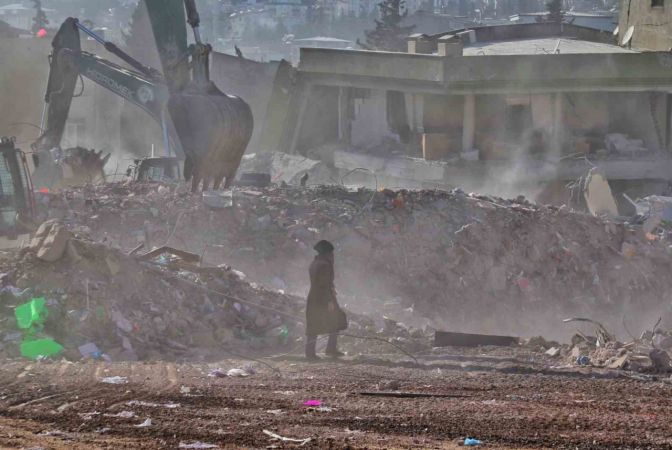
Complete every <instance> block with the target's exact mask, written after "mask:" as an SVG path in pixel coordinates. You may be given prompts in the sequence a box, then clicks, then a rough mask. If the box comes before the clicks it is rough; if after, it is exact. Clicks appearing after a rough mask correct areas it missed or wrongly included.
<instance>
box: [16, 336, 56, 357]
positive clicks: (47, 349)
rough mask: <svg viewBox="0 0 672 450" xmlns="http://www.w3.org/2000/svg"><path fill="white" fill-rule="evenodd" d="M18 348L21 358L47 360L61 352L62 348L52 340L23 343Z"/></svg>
mask: <svg viewBox="0 0 672 450" xmlns="http://www.w3.org/2000/svg"><path fill="white" fill-rule="evenodd" d="M19 348H20V349H21V356H23V357H25V358H30V359H40V358H48V357H50V356H54V355H58V354H59V353H61V352H62V351H63V346H62V345H61V344H59V343H58V342H56V341H54V340H52V339H36V340H34V341H24V342H22V343H21V346H20V347H19Z"/></svg>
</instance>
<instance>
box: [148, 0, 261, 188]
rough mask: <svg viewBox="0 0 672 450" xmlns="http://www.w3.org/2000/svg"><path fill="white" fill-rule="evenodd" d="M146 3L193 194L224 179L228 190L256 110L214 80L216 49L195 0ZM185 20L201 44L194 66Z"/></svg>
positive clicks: (196, 47) (194, 52)
mask: <svg viewBox="0 0 672 450" xmlns="http://www.w3.org/2000/svg"><path fill="white" fill-rule="evenodd" d="M145 5H146V7H147V10H148V13H149V17H150V21H151V24H152V29H153V32H154V38H155V40H156V44H157V49H158V53H159V57H160V59H161V65H162V67H163V72H164V76H165V78H166V82H167V83H168V86H169V88H170V91H171V94H170V98H169V100H168V104H167V109H168V113H169V115H170V118H171V119H172V122H173V127H174V129H175V132H176V133H177V136H178V138H179V139H180V144H181V146H182V149H183V150H184V154H185V163H184V164H185V167H184V175H185V178H186V179H187V180H189V179H191V182H192V190H193V191H195V190H197V189H198V188H199V186H200V185H201V183H202V187H203V189H204V190H207V189H209V188H210V187H211V186H212V187H213V188H214V189H218V188H219V187H220V185H221V183H222V181H223V180H226V181H225V183H224V186H225V187H228V186H230V185H231V183H232V182H233V179H234V177H235V175H236V171H237V170H238V166H239V165H240V161H241V159H242V157H243V153H245V148H246V147H247V144H248V143H249V141H250V139H251V137H252V128H253V119H252V111H251V109H250V107H249V106H248V105H247V103H245V102H244V101H243V100H242V99H240V98H238V97H233V96H230V95H226V94H225V93H223V92H222V91H220V90H219V89H218V88H217V86H215V84H214V83H213V82H212V81H210V74H209V54H210V52H211V51H212V48H211V47H210V46H209V45H207V44H204V43H202V42H201V39H200V32H199V23H200V18H199V15H198V11H197V10H196V2H195V1H194V0H168V1H166V0H145ZM185 12H186V14H185ZM185 19H186V21H187V22H188V23H189V25H190V26H191V27H192V29H193V31H194V39H195V41H196V43H195V45H193V46H192V47H191V48H190V49H191V52H190V53H191V56H192V60H191V62H190V61H188V60H187V59H185V58H184V57H183V55H184V54H185V53H189V51H188V49H187V35H186V28H185V27H184V22H185ZM190 74H191V75H192V76H190Z"/></svg>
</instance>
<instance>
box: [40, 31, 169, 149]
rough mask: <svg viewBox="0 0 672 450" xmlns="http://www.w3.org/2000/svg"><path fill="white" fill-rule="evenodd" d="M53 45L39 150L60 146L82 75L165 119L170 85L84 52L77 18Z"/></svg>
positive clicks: (58, 34)
mask: <svg viewBox="0 0 672 450" xmlns="http://www.w3.org/2000/svg"><path fill="white" fill-rule="evenodd" d="M52 45H53V52H52V55H51V67H50V72H49V82H48V84H47V92H46V95H45V102H46V103H47V106H48V108H47V116H46V126H45V130H44V132H43V134H42V136H40V138H39V139H38V141H37V142H36V143H35V144H33V148H34V149H35V150H37V151H44V150H51V149H52V148H55V147H59V146H60V143H61V139H62V138H63V132H64V130H65V123H66V121H67V118H68V115H69V112H70V106H71V104H72V98H73V96H74V92H75V86H76V84H77V79H78V78H79V76H83V77H86V78H88V79H90V80H91V81H93V82H95V83H97V84H99V85H100V86H102V87H104V88H105V89H108V90H110V91H112V92H114V93H115V94H117V95H119V96H121V97H123V98H124V99H126V100H128V101H130V102H131V103H133V104H135V105H137V106H138V107H140V108H142V109H143V110H145V111H146V112H148V113H149V114H150V115H151V116H152V117H153V118H154V119H156V120H157V121H160V120H161V111H162V110H163V109H164V107H165V105H166V103H167V102H168V98H169V93H168V88H167V86H166V85H165V84H163V83H159V82H157V81H154V80H152V79H150V77H149V76H147V75H146V74H141V73H136V72H133V71H131V70H128V69H125V68H124V67H122V66H119V65H117V64H114V63H112V62H110V61H107V60H105V59H102V58H99V57H97V56H95V55H92V54H90V53H86V52H83V51H82V50H81V43H80V40H79V28H78V25H77V20H76V19H72V18H70V19H67V20H66V21H65V22H64V23H63V25H62V26H61V28H60V29H59V31H58V33H57V34H56V36H55V38H54V41H53V44H52ZM148 70H149V68H148Z"/></svg>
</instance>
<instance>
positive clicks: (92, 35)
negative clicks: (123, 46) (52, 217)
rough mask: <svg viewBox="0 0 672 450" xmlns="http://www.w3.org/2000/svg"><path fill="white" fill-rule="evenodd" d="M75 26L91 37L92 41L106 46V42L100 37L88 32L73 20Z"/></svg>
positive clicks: (90, 31)
mask: <svg viewBox="0 0 672 450" xmlns="http://www.w3.org/2000/svg"><path fill="white" fill-rule="evenodd" d="M75 26H77V28H79V29H80V30H82V31H83V32H84V33H86V34H88V35H89V36H90V37H92V38H93V39H94V40H96V41H98V43H99V44H102V45H105V44H107V41H106V40H105V39H103V38H102V37H101V36H98V35H97V34H96V33H94V32H93V31H92V30H89V29H88V28H86V27H85V26H84V25H82V24H81V23H79V20H77V19H75Z"/></svg>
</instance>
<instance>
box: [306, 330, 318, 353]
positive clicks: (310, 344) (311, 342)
mask: <svg viewBox="0 0 672 450" xmlns="http://www.w3.org/2000/svg"><path fill="white" fill-rule="evenodd" d="M316 346H317V336H314V335H306V358H308V359H315V358H317V354H316V353H315V347H316Z"/></svg>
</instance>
